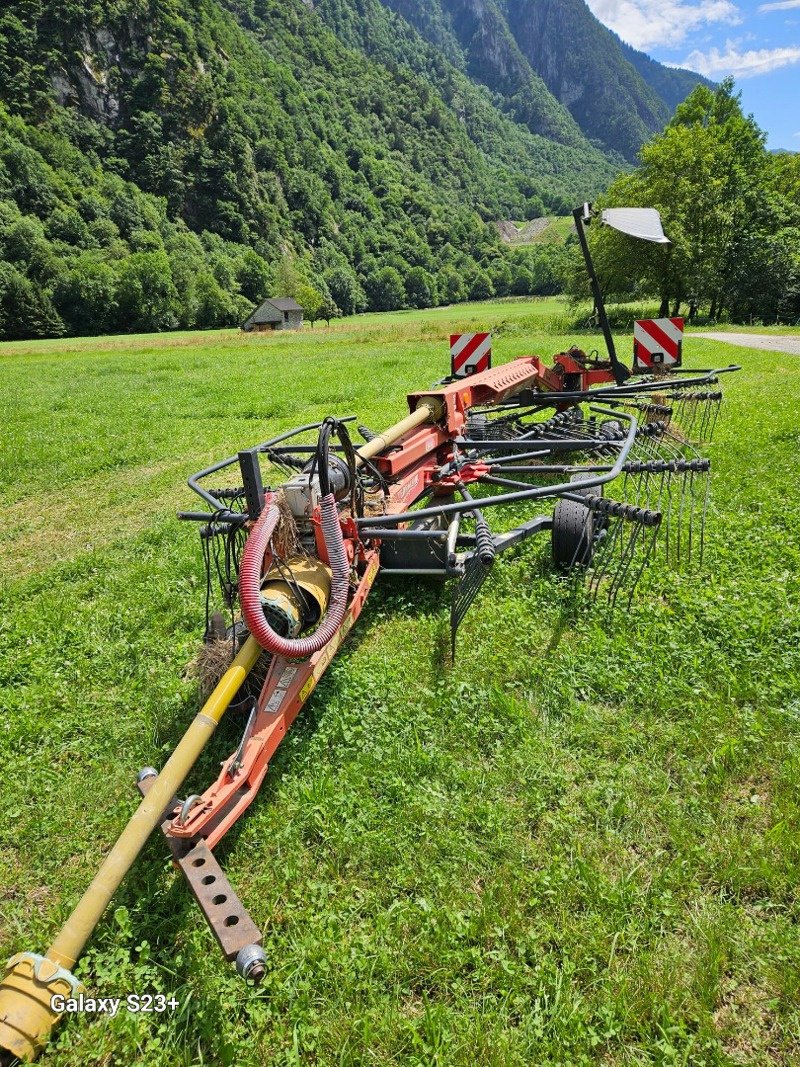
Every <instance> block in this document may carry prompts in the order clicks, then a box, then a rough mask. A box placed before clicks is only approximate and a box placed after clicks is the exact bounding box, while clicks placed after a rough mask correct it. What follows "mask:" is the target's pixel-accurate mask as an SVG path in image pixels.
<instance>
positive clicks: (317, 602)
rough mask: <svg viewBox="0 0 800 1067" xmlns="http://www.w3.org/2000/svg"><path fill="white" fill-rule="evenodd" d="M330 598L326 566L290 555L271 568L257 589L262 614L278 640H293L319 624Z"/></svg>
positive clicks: (329, 573)
mask: <svg viewBox="0 0 800 1067" xmlns="http://www.w3.org/2000/svg"><path fill="white" fill-rule="evenodd" d="M330 596H331V569H330V567H328V566H326V565H325V564H324V563H323V562H322V561H321V560H319V559H313V558H311V557H309V556H293V557H292V558H291V559H289V560H287V561H286V563H282V564H281V565H280V567H277V566H273V567H272V569H271V570H270V571H269V573H268V574H267V576H266V578H265V579H264V582H263V583H262V586H261V604H262V607H263V609H264V615H265V616H266V618H267V621H268V622H269V624H270V626H271V627H272V629H273V630H274V631H275V632H276V633H277V634H280V636H281V637H291V638H294V637H297V635H298V634H299V633H300V632H301V631H302V630H305V629H307V628H308V627H309V626H313V625H314V624H315V623H317V622H319V620H320V619H321V618H322V616H323V615H324V614H325V612H326V611H327V610H328V601H329V600H330Z"/></svg>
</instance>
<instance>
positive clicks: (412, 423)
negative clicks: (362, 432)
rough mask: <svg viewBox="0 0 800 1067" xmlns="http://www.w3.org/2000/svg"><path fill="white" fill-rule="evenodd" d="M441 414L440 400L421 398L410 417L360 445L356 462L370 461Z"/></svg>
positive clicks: (427, 397)
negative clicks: (407, 434)
mask: <svg viewBox="0 0 800 1067" xmlns="http://www.w3.org/2000/svg"><path fill="white" fill-rule="evenodd" d="M441 413H442V402H441V400H439V399H437V398H436V397H433V396H424V397H422V399H421V400H420V402H419V404H417V407H416V409H415V410H414V411H412V412H411V414H410V415H406V417H405V418H404V419H401V420H400V422H396V423H395V424H394V426H390V427H389V429H388V430H384V431H383V433H380V434H378V435H377V437H373V439H372V440H371V441H368V442H367V444H365V445H362V447H361V448H359V449H358V450H357V452H356V461H357V462H358V461H363V460H365V459H372V457H373V456H377V455H378V453H379V452H383V450H384V448H388V447H389V445H393V444H394V443H395V441H399V439H400V438H401V437H402V436H403V434H405V433H408V431H409V430H414V429H416V428H417V426H421V425H422V424H423V423H424V422H435V421H436V419H438V418H439V417H440V416H441Z"/></svg>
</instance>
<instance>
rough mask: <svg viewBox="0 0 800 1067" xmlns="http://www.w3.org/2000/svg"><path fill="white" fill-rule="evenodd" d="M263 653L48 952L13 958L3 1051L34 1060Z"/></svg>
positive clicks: (2, 1000)
mask: <svg viewBox="0 0 800 1067" xmlns="http://www.w3.org/2000/svg"><path fill="white" fill-rule="evenodd" d="M260 654H261V647H260V646H259V644H258V642H257V641H256V640H255V638H253V637H248V639H247V641H246V642H245V644H244V645H243V646H242V648H241V649H240V651H239V653H238V654H237V656H236V658H235V659H234V661H233V663H232V664H231V666H230V667H229V668H228V670H227V671H226V672H225V674H224V675H223V677H222V679H221V680H220V682H219V683H218V685H217V686H216V688H215V689H214V691H213V693H212V694H211V696H210V697H209V698H208V700H207V701H206V703H205V704H204V705H203V707H202V709H201V710H200V711H199V712H198V714H197V715H196V716H195V718H194V721H193V722H192V724H191V725H190V726H189V729H188V730H187V731H186V733H185V734H184V735H183V737H182V738H181V740H180V742H179V744H178V747H177V748H176V749H175V751H174V752H173V753H172V755H171V756H170V758H169V759H168V760H167V762H166V763H165V765H164V768H163V770H162V771H161V773H160V774H159V775H158V777H157V778H156V780H155V782H154V783H153V785H152V786H151V788H150V789H149V790H148V793H147V796H146V797H145V798H144V799H143V800H142V802H141V804H140V805H139V807H138V808H137V809H136V811H135V812H134V814H133V816H132V817H131V819H130V822H129V823H128V825H127V826H126V827H125V829H124V830H123V831H122V833H121V834H120V836H119V838H118V839H117V842H116V844H115V845H114V847H113V848H112V849H111V851H110V852H109V854H108V856H107V857H106V859H105V860H104V862H103V864H102V866H101V867H100V870H99V871H98V872H97V874H96V875H95V877H94V880H93V881H92V883H91V885H90V886H89V888H88V889H87V890H86V892H85V893H84V894H83V896H82V897H81V899H80V901H79V902H78V904H77V906H76V907H75V910H74V911H73V912H72V914H71V915H70V917H69V918H68V919H67V921H66V923H65V924H64V927H63V928H62V930H61V932H60V933H59V934H58V936H57V937H56V939H55V941H54V942H53V944H52V945H51V946H50V948H49V949H48V952H47V955H46V957H44V958H42V957H37V956H34V955H33V954H31V953H20V954H19V955H18V956H15V957H14V959H13V960H12V961H11V962H10V964H9V968H8V973H7V975H6V978H5V979H4V980H3V982H2V983H0V1050H2V1049H6V1050H8V1051H10V1052H12V1053H14V1055H17V1056H19V1057H21V1058H23V1059H33V1058H34V1057H35V1056H36V1055H37V1054H38V1052H39V1050H40V1048H41V1047H42V1045H43V1044H44V1042H45V1041H46V1039H47V1035H48V1033H49V1031H50V1029H51V1028H52V1026H53V1025H54V1024H55V1023H56V1022H57V1020H58V1017H59V1013H58V1012H57V1011H54V1010H53V1009H52V1007H51V1004H50V997H51V995H52V992H53V990H56V991H58V992H63V991H64V990H67V989H68V988H69V986H70V983H71V982H72V983H74V979H73V978H72V975H71V974H69V969H70V968H71V967H72V966H73V965H74V964H75V962H76V960H77V959H78V957H79V956H80V954H81V952H82V950H83V948H84V946H85V944H86V942H87V941H88V939H89V937H90V936H91V934H92V931H93V930H94V928H95V926H96V925H97V923H98V922H99V920H100V917H101V916H102V914H103V912H104V911H105V909H106V907H107V906H108V903H109V901H110V900H111V898H112V896H113V895H114V893H115V892H116V890H117V889H118V887H119V885H120V883H121V882H122V880H123V878H124V877H125V875H126V874H127V872H128V871H129V869H130V867H131V866H132V864H133V862H134V860H135V859H136V857H137V855H138V854H139V852H141V850H142V848H143V847H144V845H145V843H146V841H147V839H148V837H149V836H150V834H151V833H152V831H153V830H154V829H155V827H156V826H157V825H158V823H159V822H160V821H161V818H162V816H163V814H164V812H165V810H166V808H167V806H168V804H169V803H170V801H171V800H172V798H173V797H174V796H175V793H176V792H177V791H178V789H179V788H180V786H181V785H182V783H183V781H184V779H185V778H186V776H187V775H188V773H189V771H190V770H191V769H192V767H193V766H194V763H195V761H196V760H197V757H198V756H199V755H200V753H201V752H202V750H203V748H204V747H205V745H206V744H207V742H208V740H209V738H210V737H211V735H212V734H213V733H214V730H215V729H216V727H217V725H218V723H219V721H220V719H221V718H222V716H223V715H224V714H225V712H226V710H227V708H228V706H229V705H230V702H231V700H232V699H233V698H234V696H235V695H236V693H237V692H238V690H239V688H240V687H241V685H242V683H243V682H244V680H245V678H246V677H247V675H248V674H249V673H250V671H251V670H252V669H253V667H254V666H255V663H256V661H257V660H258V657H259V656H260ZM59 983H60V984H59Z"/></svg>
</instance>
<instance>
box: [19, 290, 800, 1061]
mask: <svg viewBox="0 0 800 1067" xmlns="http://www.w3.org/2000/svg"><path fill="white" fill-rule="evenodd" d="M562 311H563V307H562V305H560V304H559V303H558V302H556V301H552V302H548V301H535V302H516V303H502V302H499V303H490V304H485V305H475V306H462V307H457V308H449V309H437V310H435V311H431V312H415V313H399V314H390V315H373V316H362V317H359V318H357V319H351V320H343V321H341V322H339V323H337V324H335V325H334V326H333V327H332V328H330V329H327V328H325V327H320V328H316V329H314V330H308V331H305V332H303V333H302V334H298V335H286V336H266V337H247V336H244V335H241V334H239V333H238V332H236V331H218V332H211V333H184V334H179V333H178V334H169V335H152V336H146V335H142V336H125V337H111V338H108V337H106V338H102V337H101V338H92V339H90V340H77V339H71V340H60V341H39V342H24V343H16V344H7V345H4V346H2V347H0V362H1V364H2V374H1V376H0V382H2V386H0V389H1V390H2V401H3V434H2V442H1V443H0V447H1V449H2V452H1V453H0V470H1V475H0V484H2V486H3V494H4V497H5V500H4V505H5V506H4V508H3V521H2V523H1V524H0V560H1V563H0V568H1V577H0V581H1V582H2V585H1V586H0V588H1V589H2V612H0V685H2V690H0V714H1V716H2V717H1V718H0V757H2V768H3V771H2V787H1V790H0V792H1V794H2V795H1V804H2V807H1V809H0V810H2V819H0V950H1V951H2V952H4V953H5V954H6V955H11V953H12V952H16V951H18V950H20V949H31V950H34V951H43V950H44V949H45V948H46V947H47V945H48V944H49V942H50V940H51V938H52V935H53V934H54V933H55V931H56V929H57V928H58V926H59V925H60V923H61V922H62V921H63V920H64V919H65V917H66V915H67V913H68V911H69V909H70V907H71V906H72V905H73V904H74V903H75V901H76V900H77V898H78V896H79V895H80V893H81V892H82V890H83V888H84V887H85V885H86V884H87V882H88V880H89V878H90V877H91V874H92V873H93V872H94V870H95V869H96V867H97V865H98V863H99V862H100V860H101V859H102V857H103V855H104V854H105V852H106V851H107V849H108V847H109V845H110V844H111V842H112V841H113V839H114V837H115V835H116V834H117V833H118V832H119V830H120V829H121V828H122V826H123V825H124V823H125V821H126V819H127V818H128V816H129V815H130V813H131V812H132V811H133V809H134V807H135V805H136V790H135V786H134V779H135V775H136V772H137V770H138V769H139V768H140V767H141V766H143V765H146V764H154V765H156V766H158V765H160V764H161V763H163V761H164V760H165V759H166V757H167V755H168V753H169V752H170V750H171V749H172V748H173V747H174V745H175V743H176V741H177V740H178V738H179V737H180V735H181V734H182V732H183V730H184V728H185V726H186V725H187V724H188V722H189V720H190V718H191V717H192V716H193V715H194V713H195V711H196V709H197V707H198V702H199V698H198V692H197V684H196V682H195V681H193V680H192V679H191V678H190V677H189V676H188V675H187V664H188V663H189V662H190V660H191V659H192V657H193V655H194V654H195V652H196V650H197V647H198V643H199V641H200V638H201V631H202V626H203V571H202V561H201V555H200V550H199V543H198V537H197V531H196V529H195V528H194V527H189V526H186V525H181V524H179V523H178V522H177V521H176V518H175V512H176V510H178V509H179V508H181V507H187V506H192V504H193V501H192V498H191V495H190V494H189V492H188V490H187V489H186V488H185V478H186V476H187V475H188V474H189V473H191V472H192V471H194V470H197V469H199V468H201V467H202V466H204V465H205V464H206V463H208V462H211V461H212V460H214V459H215V458H218V457H221V456H223V455H230V454H232V453H233V452H235V451H236V450H237V449H238V448H239V447H242V446H245V445H248V444H253V443H256V442H257V441H260V440H263V439H265V438H266V437H267V436H269V435H270V434H271V433H272V432H273V431H278V430H280V429H281V428H286V427H289V426H291V425H293V424H295V423H298V422H304V421H310V420H312V419H315V418H321V417H323V416H325V415H327V414H329V413H338V414H351V413H357V414H358V416H359V418H360V419H361V420H362V421H363V422H365V423H367V424H368V425H371V426H374V427H376V428H381V427H382V426H384V425H388V424H389V423H391V422H393V421H395V419H396V418H397V417H398V416H400V415H402V414H403V413H404V396H405V393H406V392H408V391H410V390H412V389H414V388H418V387H421V386H425V385H428V384H430V383H431V382H432V381H434V380H435V379H437V378H439V377H441V376H442V374H443V373H445V371H446V367H447V361H448V356H447V335H448V334H449V333H450V331H451V329H456V330H457V329H463V328H469V327H472V328H480V327H486V328H492V329H493V330H494V333H495V358H496V360H497V361H505V360H508V359H511V358H513V357H515V356H518V355H522V354H526V353H532V352H535V353H538V354H541V355H549V354H552V353H554V352H557V351H560V350H561V349H562V348H564V347H565V346H567V345H568V344H569V343H570V342H571V341H573V340H577V341H579V342H580V343H581V344H582V345H583V346H584V347H594V346H598V347H599V341H600V339H599V337H596V338H592V337H587V336H586V335H583V336H580V337H571V336H566V335H563V334H561V335H559V334H557V333H554V332H553V327H554V325H555V326H556V328H557V326H558V323H559V322H562V321H563V317H562V318H559V315H560V314H561V312H562ZM629 343H630V339H629V338H628V339H627V340H625V341H624V342H623V344H624V347H625V349H626V351H627V347H628V345H629ZM685 350H686V355H687V359H688V361H689V362H690V363H691V364H692V365H695V366H721V365H725V364H727V363H729V362H731V361H732V360H738V361H739V362H741V363H742V365H743V370H742V372H741V373H739V374H738V375H731V376H729V377H728V378H727V379H726V380H725V389H726V402H725V406H724V409H723V411H724V418H723V419H722V420H721V421H720V423H719V425H718V428H717V433H716V436H715V440H714V442H713V444H712V445H710V446H708V451H707V454H709V455H710V456H711V457H712V460H713V471H714V473H713V499H712V505H711V510H710V515H709V524H708V529H707V539H706V540H707V543H706V558H705V561H704V565H703V568H702V570H700V571H699V572H698V571H696V570H695V571H690V570H681V571H675V570H672V569H669V568H668V567H667V566H666V564H665V563H664V562H663V560H660V561H657V562H656V563H655V564H654V566H653V567H652V568H651V569H650V571H649V573H648V575H647V577H646V580H645V582H644V583H643V585H642V587H641V588H640V589H639V591H638V593H637V595H636V597H635V599H634V602H633V606H632V609H631V611H630V613H627V614H626V613H624V612H621V611H618V612H617V613H616V614H615V615H614V616H613V617H611V618H609V617H608V616H605V615H600V614H597V613H593V612H591V611H590V610H589V609H588V608H587V607H585V606H581V605H580V603H579V604H578V605H577V606H576V603H575V599H574V597H573V596H571V595H570V593H569V590H568V589H567V588H565V587H564V585H563V584H562V583H560V582H559V581H558V580H556V578H555V577H554V576H553V574H552V572H551V570H550V567H549V563H548V544H547V542H546V540H545V539H544V538H540V539H535V540H533V541H531V542H529V543H527V544H526V545H525V546H523V547H521V548H520V549H519V550H518V551H516V552H515V553H512V554H509V555H507V556H505V557H503V559H502V560H501V562H499V563H498V565H497V566H496V568H495V571H494V573H493V576H492V579H491V581H490V582H488V583H487V584H486V586H485V587H484V590H483V592H482V593H481V595H480V597H479V598H478V600H477V602H476V604H475V605H474V607H473V609H472V610H471V612H470V613H469V615H468V616H467V619H466V622H465V623H464V625H463V627H462V630H461V632H460V636H459V655H458V658H457V660H456V663H455V665H454V666H453V665H451V664H450V663H449V662H448V658H447V655H446V651H445V649H446V646H447V636H448V609H449V596H448V593H447V591H445V590H442V589H440V588H438V587H435V586H430V585H426V584H423V583H421V582H420V581H419V580H416V581H415V580H410V581H407V582H405V583H402V584H400V583H398V582H396V581H394V580H390V579H385V580H384V582H383V583H382V584H381V583H380V582H379V584H378V585H377V587H376V589H375V591H374V593H373V595H372V597H371V599H370V602H369V604H368V605H367V609H366V610H365V613H364V614H363V616H362V617H361V619H360V621H359V623H358V625H357V627H356V628H355V630H354V631H353V633H352V634H351V636H350V638H349V639H348V641H347V643H346V645H345V646H344V648H343V650H342V652H341V653H340V654H339V655H338V656H337V658H336V660H335V661H334V663H333V665H332V666H331V668H330V670H329V672H328V674H327V675H326V676H325V678H324V680H323V682H322V683H321V684H320V685H319V686H318V688H317V689H316V691H315V692H314V694H313V697H312V698H311V700H310V702H309V704H308V705H307V707H306V709H305V710H304V712H303V714H302V715H301V717H300V718H299V719H298V721H297V723H296V725H295V727H294V728H293V730H292V732H291V734H290V736H289V737H288V738H287V740H286V741H285V743H284V744H283V746H282V748H281V749H280V750H279V754H278V756H277V758H276V760H275V761H274V763H273V765H272V767H271V770H270V773H269V775H268V778H267V780H266V783H265V785H264V788H263V790H262V792H261V795H260V797H259V800H258V801H257V802H256V803H255V804H254V805H253V807H252V808H251V809H250V812H249V813H248V815H247V817H246V818H245V819H244V820H243V821H242V822H241V823H240V824H239V825H238V826H237V828H236V829H235V830H234V831H233V832H232V833H231V834H230V835H229V836H228V837H227V838H226V839H225V841H224V842H223V844H222V845H221V846H220V848H219V850H218V855H219V857H220V859H221V861H222V863H223V866H224V867H225V869H226V871H227V873H228V874H229V876H230V879H231V881H232V883H233V884H234V887H235V888H236V889H237V891H238V892H239V894H240V895H241V897H242V899H243V900H244V902H245V903H246V904H247V906H248V907H249V909H250V911H251V913H252V915H253V917H254V919H255V920H256V922H257V923H259V925H261V926H262V927H263V929H264V932H265V948H266V951H267V954H268V957H269V972H268V975H267V978H266V980H265V981H264V983H263V985H262V986H261V987H260V988H259V989H258V990H252V989H248V988H247V987H245V986H244V985H243V984H242V983H241V981H240V980H239V979H238V978H237V977H236V976H235V975H234V973H233V972H232V970H231V969H230V968H229V967H228V966H227V965H226V964H225V963H224V962H223V960H222V958H221V957H220V955H219V954H218V951H217V948H216V945H215V943H214V942H213V938H212V936H211V934H210V932H209V931H208V929H207V928H206V926H205V924H204V922H203V920H202V918H201V916H200V914H199V912H198V911H197V909H196V908H195V905H194V903H193V902H192V900H191V898H190V894H189V893H188V891H187V890H186V889H185V888H184V885H183V884H182V880H181V876H180V875H179V874H178V873H176V872H175V871H174V870H173V869H172V867H171V865H170V863H169V862H168V860H167V855H166V849H165V846H164V842H163V840H161V839H159V837H158V836H154V838H153V839H152V841H151V842H150V844H149V845H148V847H147V849H146V851H145V852H144V854H143V855H142V857H141V859H140V862H139V863H138V864H137V866H136V867H135V869H134V871H133V872H132V873H131V875H130V876H129V878H128V879H127V881H126V882H125V884H124V885H123V887H122V889H121V891H120V893H119V894H118V897H117V898H116V900H115V903H114V905H112V907H111V908H110V909H109V912H108V913H107V915H106V917H105V919H104V920H103V922H102V923H101V925H100V927H99V928H98V931H97V933H96V936H95V938H94V940H93V942H92V945H91V948H90V950H89V951H88V953H87V954H86V956H85V957H84V959H83V961H82V962H81V963H80V965H79V967H78V974H79V975H80V977H81V978H82V979H83V980H84V982H85V983H86V984H87V986H88V987H89V989H90V990H92V991H93V992H95V993H97V994H98V995H102V996H112V995H114V996H116V995H125V994H126V993H129V992H136V993H145V992H159V993H166V994H167V995H171V994H174V996H175V997H176V999H177V1000H178V1001H179V1007H178V1008H177V1009H176V1010H175V1011H174V1012H170V1013H167V1014H165V1015H139V1016H137V1015H130V1014H127V1013H125V1012H120V1014H119V1015H117V1017H116V1018H115V1019H113V1020H108V1019H99V1020H97V1019H95V1020H92V1019H86V1018H84V1019H79V1020H70V1021H68V1022H66V1023H65V1024H64V1025H62V1027H61V1028H60V1030H59V1031H58V1033H57V1036H56V1037H55V1039H54V1041H53V1043H52V1044H51V1046H50V1047H49V1050H48V1051H47V1052H46V1053H45V1055H44V1056H43V1057H42V1060H41V1062H42V1064H44V1065H45V1067H55V1065H58V1067H78V1065H87V1064H100V1063H102V1064H125V1065H128V1067H133V1065H147V1067H154V1065H164V1067H167V1065H169V1067H173V1065H175V1067H178V1065H180V1067H184V1065H186V1067H188V1065H200V1064H204V1065H214V1067H217V1065H222V1064H231V1065H233V1064H236V1065H247V1067H256V1065H261V1064H266V1063H269V1064H276V1065H277V1064H280V1065H287V1067H288V1065H300V1064H303V1065H305V1064H315V1065H325V1067H328V1065H330V1067H333V1065H356V1064H358V1065H361V1064H375V1065H380V1067H384V1065H390V1064H392V1065H403V1067H414V1065H419V1067H423V1065H424V1067H428V1065H434V1064H436V1065H442V1067H444V1065H464V1067H468V1065H475V1064H480V1065H484V1064H485V1065H497V1067H517V1065H519V1067H523V1065H524V1067H529V1065H534V1064H535V1065H539V1064H541V1065H545V1064H547V1065H550V1064H552V1065H555V1064H561V1065H580V1064H603V1065H612V1064H613V1065H629V1067H633V1065H640V1064H654V1065H655V1064H658V1065H673V1064H674V1065H677V1064H709V1065H711V1064H720V1065H722V1064H747V1065H754V1067H755V1065H767V1064H769V1065H772V1064H786V1065H789V1064H793V1063H797V1062H798V1060H799V1059H800V1010H799V1009H798V995H800V933H798V919H799V918H800V903H799V902H798V891H797V882H798V874H799V873H800V848H799V844H800V838H798V831H799V830H800V803H799V802H798V794H797V781H798V779H799V778H800V739H799V738H798V732H799V729H800V695H799V694H800V684H799V683H800V607H798V605H799V604H800V540H799V539H798V527H799V526H800V493H799V492H798V479H799V478H800V469H799V468H800V459H799V458H798V452H799V450H800V427H798V405H797V399H796V398H797V396H798V390H799V389H800V358H798V357H797V356H791V355H783V354H781V353H772V352H764V351H756V350H750V349H741V348H737V349H735V348H731V347H729V346H727V345H722V344H718V343H715V342H711V341H704V340H701V339H699V338H697V337H692V336H691V335H690V336H689V338H688V340H687V343H686V346H685ZM240 729H241V723H240V722H238V721H235V719H233V718H231V720H230V721H228V722H227V723H225V724H224V725H223V727H221V729H220V731H219V733H218V735H217V737H216V739H215V742H214V745H213V749H212V751H210V752H209V753H207V754H206V756H205V757H204V758H203V760H202V761H201V763H200V764H199V765H198V767H197V768H196V769H195V772H194V773H193V775H192V778H191V780H190V782H189V785H188V787H187V792H193V791H199V790H200V789H201V788H202V787H203V786H204V785H205V783H206V782H207V781H208V780H209V779H210V777H211V776H212V774H215V773H216V768H217V766H218V763H219V761H220V760H221V759H223V758H224V757H225V756H226V755H227V754H228V752H229V751H231V750H232V749H233V747H234V746H235V744H236V742H237V739H238V731H239V730H240Z"/></svg>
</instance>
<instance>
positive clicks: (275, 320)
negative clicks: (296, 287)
mask: <svg viewBox="0 0 800 1067" xmlns="http://www.w3.org/2000/svg"><path fill="white" fill-rule="evenodd" d="M302 325H303V309H302V308H301V307H300V305H299V304H298V303H297V301H296V300H293V299H292V298H291V297H290V296H276V297H270V298H269V299H268V300H265V301H264V302H263V304H260V305H259V306H258V307H257V308H256V309H255V311H254V312H253V314H252V315H250V317H249V318H247V319H245V321H244V322H243V323H242V329H243V330H245V331H246V332H247V333H265V332H266V331H267V330H299V329H300V328H301V327H302Z"/></svg>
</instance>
